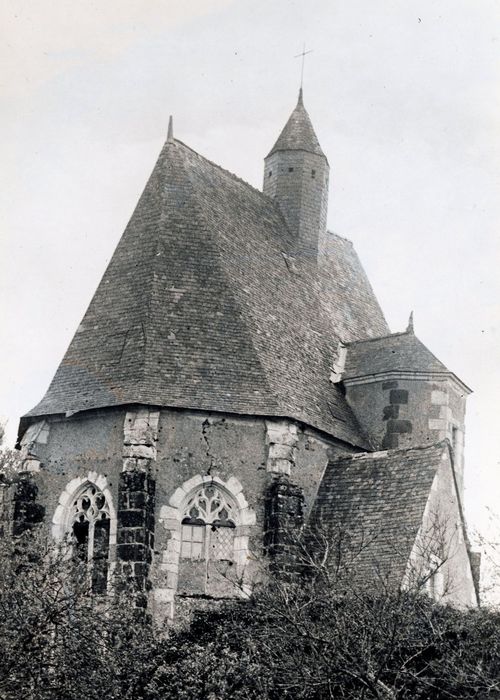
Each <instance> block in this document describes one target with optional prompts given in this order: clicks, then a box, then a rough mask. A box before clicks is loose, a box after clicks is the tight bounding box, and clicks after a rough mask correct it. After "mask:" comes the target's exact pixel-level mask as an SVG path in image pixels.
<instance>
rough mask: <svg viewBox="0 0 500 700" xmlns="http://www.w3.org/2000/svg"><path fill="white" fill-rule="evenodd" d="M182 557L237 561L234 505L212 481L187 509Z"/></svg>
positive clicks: (196, 495)
mask: <svg viewBox="0 0 500 700" xmlns="http://www.w3.org/2000/svg"><path fill="white" fill-rule="evenodd" d="M183 515H184V517H183V519H182V533H181V557H182V558H183V559H205V560H212V561H233V558H234V530H235V527H236V525H235V521H234V507H233V505H232V504H231V503H230V501H229V500H228V499H227V498H226V496H225V494H224V493H223V491H222V490H221V489H219V488H217V486H215V485H214V484H212V483H209V484H208V485H205V486H203V487H202V488H200V489H199V490H198V491H197V492H196V493H195V494H194V495H193V496H191V498H190V499H189V500H188V502H187V504H186V507H185V509H184V514H183Z"/></svg>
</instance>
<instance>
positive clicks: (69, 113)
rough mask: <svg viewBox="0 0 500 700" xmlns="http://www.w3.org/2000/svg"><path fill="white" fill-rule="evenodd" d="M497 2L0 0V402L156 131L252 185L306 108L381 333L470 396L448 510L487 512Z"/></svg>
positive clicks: (15, 406)
mask: <svg viewBox="0 0 500 700" xmlns="http://www.w3.org/2000/svg"><path fill="white" fill-rule="evenodd" d="M499 20H500V4H499V2H498V0H295V1H294V0H266V1H264V0H232V1H231V0H163V1H159V0H148V2H145V1H144V0H136V1H132V0H101V1H98V0H94V1H93V2H92V1H91V0H5V1H4V2H3V3H2V6H1V8H0V33H1V34H2V36H1V41H0V61H1V65H2V71H1V76H0V84H1V95H0V99H1V117H0V120H1V130H0V131H1V135H0V138H1V141H2V144H1V145H2V165H3V167H2V174H1V178H2V179H1V183H0V184H1V187H0V198H1V200H2V201H1V212H2V242H1V259H0V267H1V270H0V285H1V302H2V303H1V313H2V319H1V328H2V342H1V344H0V362H1V377H0V380H1V393H0V415H2V416H4V417H5V418H8V420H9V438H10V440H12V439H13V436H14V433H15V430H16V428H17V419H18V417H19V416H20V415H21V414H22V413H24V412H25V411H27V410H28V409H30V408H31V407H32V406H34V405H35V404H36V403H37V401H38V400H39V399H40V398H41V396H42V394H43V392H44V391H45V389H46V388H47V385H48V383H49V381H50V379H51V378H52V375H53V373H54V372H55V369H56V367H57V364H58V363H59V361H60V359H61V357H62V355H63V353H64V351H65V349H66V347H67V345H68V343H69V341H70V339H71V337H72V335H73V332H74V331H75V329H76V327H77V325H78V323H79V321H80V319H81V317H82V315H83V313H84V311H85V308H86V306H87V304H88V302H89V301H90V298H91V296H92V293H93V291H94V289H95V287H96V285H97V283H98V281H99V279H100V277H101V275H102V273H103V271H104V269H105V266H106V264H107V262H108V260H109V257H110V255H111V254H112V252H113V250H114V247H115V246H116V243H117V241H118V239H119V237H120V235H121V233H122V231H123V229H124V227H125V225H126V223H127V220H128V218H129V216H130V214H131V213H132V210H133V208H134V206H135V203H136V201H137V199H138V197H139V195H140V193H141V191H142V188H143V186H144V184H145V182H146V179H147V177H148V175H149V172H150V170H151V168H152V167H153V165H154V162H155V160H156V157H157V155H158V153H159V151H160V148H161V146H162V143H163V141H164V139H165V136H166V131H167V122H168V115H169V114H170V113H172V114H173V115H174V128H175V134H176V136H177V137H178V138H180V139H181V140H183V141H185V142H186V143H187V144H189V145H190V146H191V147H193V148H194V149H196V150H198V151H199V152H200V153H202V154H203V155H204V156H206V157H208V158H210V159H211V160H214V161H216V162H217V163H219V164H220V165H222V166H224V167H225V168H228V169H229V170H231V171H233V172H235V173H236V174H237V175H239V176H240V177H242V178H244V179H246V180H247V181H249V182H250V183H251V184H253V185H255V186H260V183H261V172H262V167H263V164H262V158H263V157H264V155H265V154H266V153H267V151H268V150H269V148H270V146H271V145H272V143H273V141H274V140H275V138H276V137H277V135H278V133H279V131H280V129H281V128H282V126H283V125H284V123H285V120H286V119H287V118H288V116H289V113H290V112H291V110H292V108H293V107H294V104H295V101H296V97H297V89H298V83H299V75H300V65H299V60H297V59H294V58H293V56H294V55H295V54H297V53H299V51H300V50H301V48H302V43H303V42H304V41H305V42H306V43H307V46H308V47H310V48H312V49H313V53H312V54H310V56H308V58H307V61H306V68H305V85H304V92H305V104H306V107H307V109H308V111H309V113H310V115H311V118H312V121H313V124H314V126H315V128H316V132H317V134H318V137H319V140H320V142H321V145H322V147H323V150H324V151H325V153H326V154H327V155H328V158H329V161H330V165H331V168H332V173H333V177H332V183H331V192H330V212H329V225H330V228H331V229H332V230H334V231H336V232H337V233H340V234H341V235H343V236H346V237H347V238H349V239H351V240H352V241H353V242H354V244H355V246H356V248H357V250H358V253H359V254H360V256H361V259H362V261H363V263H364V265H365V267H366V269H367V272H368V274H369V277H370V279H371V282H372V284H373V286H374V289H375V291H376V293H377V295H378V298H379V300H380V302H381V304H382V307H383V308H384V311H385V313H386V316H387V319H388V321H389V324H390V325H391V328H392V329H393V330H394V331H397V330H403V329H404V328H405V326H406V323H407V319H408V314H409V312H410V310H411V309H414V311H415V326H416V333H417V335H418V336H419V337H420V338H421V340H422V341H423V342H425V343H426V344H427V345H428V347H429V348H430V349H431V350H432V351H433V352H434V353H435V354H436V355H437V356H438V357H439V358H440V359H441V360H442V361H443V362H444V363H445V364H447V365H448V366H449V368H450V369H452V370H453V371H454V372H455V373H456V374H458V375H459V376H460V377H461V378H462V379H463V380H464V381H465V382H466V383H467V384H468V385H469V386H471V387H472V388H473V389H474V392H475V393H474V394H473V395H472V397H471V398H470V399H469V409H468V419H467V436H466V444H467V446H466V507H467V513H468V517H469V520H471V521H472V522H473V523H479V524H481V525H482V526H483V528H487V527H488V526H487V516H486V515H485V507H486V506H492V507H493V508H494V509H496V510H497V511H499V512H500V451H499V449H498V436H499V433H500V430H499V427H498V423H499V422H500V421H499V418H500V416H499V411H498V397H499V396H500V372H499V360H500V342H499V319H500V308H499V306H500V283H499V275H498V272H497V270H498V265H499V241H498V235H497V234H496V226H497V224H498V222H499V219H500V205H499V198H498V192H499V184H500V182H499V173H500V133H499V132H500V128H499V114H500V93H499V89H498V86H499V77H500V60H499V55H500V54H499V37H498V28H499V26H500V25H499Z"/></svg>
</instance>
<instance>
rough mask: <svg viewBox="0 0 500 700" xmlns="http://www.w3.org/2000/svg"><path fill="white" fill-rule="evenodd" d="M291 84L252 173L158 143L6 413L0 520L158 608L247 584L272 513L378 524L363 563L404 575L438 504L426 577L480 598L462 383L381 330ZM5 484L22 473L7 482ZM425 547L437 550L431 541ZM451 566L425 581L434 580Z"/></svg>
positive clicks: (404, 578) (407, 336) (182, 606)
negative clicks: (72, 317)
mask: <svg viewBox="0 0 500 700" xmlns="http://www.w3.org/2000/svg"><path fill="white" fill-rule="evenodd" d="M329 170H330V166H329V162H328V159H327V157H326V155H325V154H324V153H323V151H322V149H321V146H320V144H319V141H318V138H317V136H316V134H315V131H314V129H313V126H312V123H311V121H310V118H309V115H308V113H307V111H306V109H305V107H304V102H303V96H302V90H301V91H300V94H299V99H298V102H297V105H296V107H295V108H294V110H293V112H292V114H291V115H290V118H289V119H288V121H287V122H286V124H285V126H284V128H283V130H282V132H281V134H280V135H279V137H278V139H277V141H276V143H275V144H274V146H273V147H272V148H271V150H270V152H269V154H268V155H267V156H266V158H265V159H264V177H263V188H262V191H260V190H257V189H255V188H254V187H252V186H250V185H249V184H247V183H246V182H244V181H243V180H241V179H240V178H238V177H236V176H235V175H233V174H232V173H230V172H228V171H227V170H224V169H223V168H221V167H219V166H218V165H216V164H215V163H212V162H210V161H208V160H207V159H205V158H204V157H203V156H201V155H199V154H198V153H196V152H195V151H193V150H192V149H191V148H189V146H187V145H186V144H184V143H182V142H181V141H179V140H178V139H176V138H174V134H173V128H172V121H170V124H169V129H168V137H167V140H166V143H165V145H164V146H163V149H162V151H161V153H160V155H159V158H158V160H157V162H156V165H155V166H154V169H153V172H152V174H151V176H150V178H149V181H148V182H147V184H146V187H145V189H144V192H143V193H142V195H141V197H140V199H139V202H138V204H137V206H136V208H135V211H134V212H133V214H132V217H131V219H130V222H129V224H128V226H127V227H126V229H125V232H124V234H123V236H122V238H121V240H120V242H119V244H118V246H117V248H116V251H115V253H114V255H113V257H112V259H111V261H110V263H109V265H108V268H107V270H106V272H105V273H104V276H103V278H102V281H101V283H100V284H99V286H98V289H97V291H96V292H95V294H94V297H93V299H92V301H91V302H90V305H89V307H88V310H87V312H86V314H85V316H84V318H83V320H82V322H81V324H80V325H79V327H78V328H77V330H76V332H75V335H74V338H73V340H72V341H71V344H70V346H69V348H68V350H67V352H66V354H65V356H64V358H63V360H62V362H61V364H60V366H59V367H58V369H57V372H56V374H55V376H54V378H53V380H52V382H51V384H50V386H49V388H48V390H47V393H46V394H45V396H44V397H43V399H42V400H41V401H40V403H39V404H38V405H37V406H35V408H33V409H32V410H31V411H30V412H29V413H27V414H26V415H25V416H24V417H23V418H22V419H21V422H20V428H19V447H20V448H21V450H22V453H23V456H24V459H25V462H24V464H25V470H26V471H25V472H24V477H23V478H24V479H25V481H24V482H22V483H21V486H22V488H18V490H17V492H16V493H15V494H14V510H13V512H14V528H16V527H22V522H21V521H22V520H23V518H24V519H26V518H28V519H29V518H30V517H32V518H35V519H38V520H41V521H43V523H45V526H46V527H47V528H49V529H50V530H51V532H52V534H53V536H54V538H56V540H61V539H63V538H64V537H65V536H66V535H70V536H71V537H72V539H73V541H74V542H75V543H76V544H77V545H78V546H79V547H80V548H81V550H82V551H83V552H84V556H85V557H86V558H87V559H88V562H89V568H90V570H91V574H92V587H93V589H94V591H95V593H101V594H102V593H105V592H106V590H107V589H108V587H109V580H110V576H111V573H112V572H113V571H116V570H121V571H123V572H124V573H126V574H127V575H129V576H131V577H133V579H134V581H135V585H136V586H137V589H138V590H139V591H142V592H143V595H144V600H145V604H146V605H147V606H148V608H149V610H150V611H151V613H152V614H153V616H154V617H155V618H156V619H157V620H159V621H162V620H165V619H171V618H173V617H175V616H176V615H178V614H181V613H182V612H183V610H186V609H189V608H190V606H191V605H193V604H194V602H196V600H204V601H206V600H210V599H221V598H225V597H231V596H234V595H238V591H236V592H235V589H234V586H232V585H231V582H230V576H229V575H228V572H233V573H234V575H236V576H237V577H238V580H239V581H240V582H242V588H240V593H239V594H241V590H244V591H245V590H246V591H250V590H251V587H252V580H253V578H254V576H255V570H256V566H257V563H258V562H259V560H260V559H261V558H262V557H265V556H267V555H266V554H265V551H268V548H267V549H266V537H267V538H269V537H271V539H272V537H273V532H272V529H273V528H274V529H275V530H276V528H278V529H279V527H280V526H281V525H282V521H283V520H287V522H289V521H290V519H292V520H294V521H295V522H299V523H302V522H305V523H307V522H321V523H326V524H327V525H331V526H334V525H339V526H342V527H346V528H353V527H355V526H356V525H357V524H359V523H361V524H362V526H363V527H364V528H368V529H370V531H371V532H377V537H376V538H374V539H373V543H372V546H370V547H367V548H366V549H365V550H364V551H363V554H362V557H363V562H362V564H363V571H364V574H365V575H366V577H367V579H370V577H374V576H390V577H391V578H392V580H394V581H396V582H398V584H401V585H405V584H406V585H410V578H411V571H412V565H414V564H415V563H416V562H417V561H418V558H419V556H420V555H419V551H420V549H419V547H420V546H421V545H422V542H423V540H424V539H425V536H426V533H428V532H430V529H431V525H432V518H433V517H435V516H436V514H438V515H439V516H440V517H441V518H442V522H444V523H445V525H444V530H445V539H446V547H447V551H446V553H445V554H443V552H442V544H441V545H440V547H441V549H439V548H438V547H436V548H435V551H434V550H433V553H432V557H433V561H437V562H438V565H437V566H436V568H435V570H434V571H432V572H431V571H429V572H428V590H429V591H430V592H431V593H432V595H434V596H436V597H441V598H442V599H444V600H446V601H449V602H452V603H454V604H457V605H460V606H475V605H477V604H478V592H477V574H476V569H477V566H476V562H475V559H474V556H473V555H472V554H471V552H470V550H469V545H468V540H467V533H466V530H465V522H464V517H463V509H462V500H463V441H464V414H465V402H466V397H467V395H468V394H469V393H470V390H469V389H468V388H467V386H466V385H465V384H464V383H463V382H462V381H461V380H460V379H459V378H458V377H457V376H456V375H455V374H454V373H453V372H451V371H450V370H449V369H447V367H446V366H444V365H443V364H442V363H441V362H440V361H439V360H438V359H437V358H436V357H435V356H434V355H433V354H432V353H431V352H430V351H429V350H428V349H427V348H426V347H425V345H424V344H423V343H422V342H421V341H420V340H419V339H418V338H417V336H416V335H415V332H414V329H413V322H412V320H410V324H409V326H408V328H407V329H406V331H404V332H400V333H391V331H390V330H389V328H388V326H387V323H386V321H385V318H384V315H383V313H382V311H381V309H380V306H379V304H378V302H377V299H376V297H375V295H374V293H373V290H372V288H371V286H370V283H369V281H368V279H367V277H366V275H365V273H364V271H363V268H362V266H361V264H360V262H359V260H358V257H357V255H356V252H355V250H354V248H353V245H352V243H351V242H350V241H348V240H346V239H345V238H342V237H341V236H338V235H336V234H334V233H332V232H330V231H328V229H327V209H328V179H329ZM23 484H24V486H23ZM438 550H439V551H438ZM445 580H447V581H448V582H451V586H446V587H445V586H444V581H445Z"/></svg>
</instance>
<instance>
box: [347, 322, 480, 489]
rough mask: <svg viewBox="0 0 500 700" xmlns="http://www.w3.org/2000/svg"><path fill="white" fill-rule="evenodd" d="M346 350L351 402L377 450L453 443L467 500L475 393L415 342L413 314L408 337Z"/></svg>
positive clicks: (355, 345) (392, 337) (364, 342)
mask: <svg viewBox="0 0 500 700" xmlns="http://www.w3.org/2000/svg"><path fill="white" fill-rule="evenodd" d="M346 350H347V357H346V360H345V366H344V368H342V381H343V383H344V387H345V390H346V397H347V400H348V402H349V404H350V405H351V407H352V409H353V411H354V413H355V414H356V417H357V419H358V421H359V422H360V424H361V426H362V427H363V428H364V430H365V431H366V433H367V434H368V436H369V438H370V440H371V442H372V444H373V447H374V448H375V449H378V450H384V449H401V448H407V447H416V446H425V445H430V444H434V443H437V442H439V441H440V440H444V439H445V438H448V440H449V441H450V444H451V446H452V449H453V459H454V467H455V474H456V477H457V482H458V487H459V492H460V494H462V491H463V445H464V430H465V401H466V398H467V396H468V394H470V393H471V390H470V389H469V388H468V387H467V386H466V385H465V384H464V383H463V382H462V381H461V380H460V379H459V378H458V377H457V376H456V375H455V374H454V373H453V372H450V370H449V369H448V368H447V367H446V366H445V365H443V364H442V362H440V361H439V360H438V359H437V358H436V357H435V356H434V355H433V354H432V353H431V352H430V351H429V350H428V349H427V348H426V347H425V345H424V344H423V343H422V342H421V341H420V340H419V339H418V338H417V337H416V336H415V333H414V329H413V314H412V316H410V322H409V323H408V328H407V330H406V332H404V333H393V334H392V335H388V336H384V337H381V338H371V339H367V340H362V341H358V342H353V343H347V344H346ZM334 376H336V375H334Z"/></svg>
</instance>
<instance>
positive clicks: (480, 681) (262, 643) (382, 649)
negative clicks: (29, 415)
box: [0, 530, 500, 700]
mask: <svg viewBox="0 0 500 700" xmlns="http://www.w3.org/2000/svg"><path fill="white" fill-rule="evenodd" d="M1 549H2V551H1V552H0V558H1V560H2V562H3V566H2V567H1V569H0V644H1V648H2V656H1V658H0V697H1V698H3V699H5V700H14V699H15V700H18V698H23V699H26V700H35V699H36V700H56V699H57V700H59V699H64V700H76V699H77V698H78V699H79V700H80V699H81V698H82V697H85V698H86V699H87V700H98V699H99V700H101V699H102V698H109V699H111V700H114V699H116V700H118V699H120V700H132V698H133V699H134V700H174V699H175V700H229V698H231V699H232V700H250V699H251V698H255V699H259V700H260V699H262V700H278V698H279V699H280V700H282V699H283V698H294V699H297V700H306V699H307V700H322V699H323V698H349V699H351V698H352V699H354V698H355V699H356V700H359V699H360V698H361V699H362V698H367V699H368V698H370V699H372V698H379V699H383V700H387V699H388V698H398V699H399V698H401V699H403V700H404V699H406V698H408V699H409V698H411V699H412V700H421V699H422V700H423V699H424V698H427V699H429V700H430V699H432V700H441V699H443V700H445V699H447V698H464V699H466V698H494V697H499V696H500V681H499V679H500V614H499V613H497V612H492V611H488V610H470V611H459V610H456V609H453V608H450V607H445V606H442V605H438V604H436V603H434V602H433V601H431V600H430V599H429V598H427V597H426V596H425V595H422V594H421V593H419V592H415V591H413V592H412V591H396V590H394V589H392V590H391V589H389V588H383V587H380V588H378V589H377V590H375V591H374V590H373V589H372V590H369V589H367V588H364V587H363V586H361V585H352V583H351V584H349V579H348V578H347V576H343V575H342V572H341V570H340V569H339V568H338V567H337V568H336V569H335V572H334V574H332V571H331V570H329V569H328V568H325V567H322V566H317V567H311V571H309V573H308V575H306V576H303V577H301V578H300V579H298V578H297V577H296V576H295V575H293V576H292V575H289V574H287V572H286V571H285V572H283V571H280V572H277V573H275V574H274V575H269V576H268V577H267V578H265V579H263V581H265V582H264V583H262V584H261V585H260V587H259V588H258V589H257V590H256V591H255V593H254V595H253V596H252V598H250V599H247V600H243V599H240V600H239V601H233V602H229V601H228V602H225V603H220V604H219V605H217V606H214V607H210V608H209V609H208V610H206V609H205V610H204V611H199V613H198V614H196V615H195V616H194V618H193V621H192V624H191V625H190V626H189V627H187V628H183V629H178V630H173V629H172V630H170V631H169V632H168V634H166V633H165V630H158V629H155V628H154V625H153V624H152V622H151V620H150V619H149V617H148V616H147V615H146V614H144V612H143V611H142V610H141V609H140V608H137V607H136V606H135V604H134V595H133V592H132V591H130V590H128V589H127V588H126V587H125V588H124V587H123V586H118V585H117V586H116V587H115V590H114V592H113V593H112V594H109V595H107V596H92V595H90V593H89V582H88V576H87V571H86V569H85V566H84V565H82V564H81V563H79V562H75V561H73V560H72V559H71V557H70V556H69V555H68V551H67V550H65V549H64V548H62V549H58V548H56V547H55V546H54V544H52V543H51V542H50V541H49V540H48V539H45V538H44V537H43V536H41V535H40V533H37V532H36V531H34V530H32V531H29V532H25V533H24V534H23V535H22V536H21V537H17V538H12V539H9V538H7V539H6V540H4V541H3V543H2V545H1ZM339 571H340V573H339ZM351 581H352V579H351Z"/></svg>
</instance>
